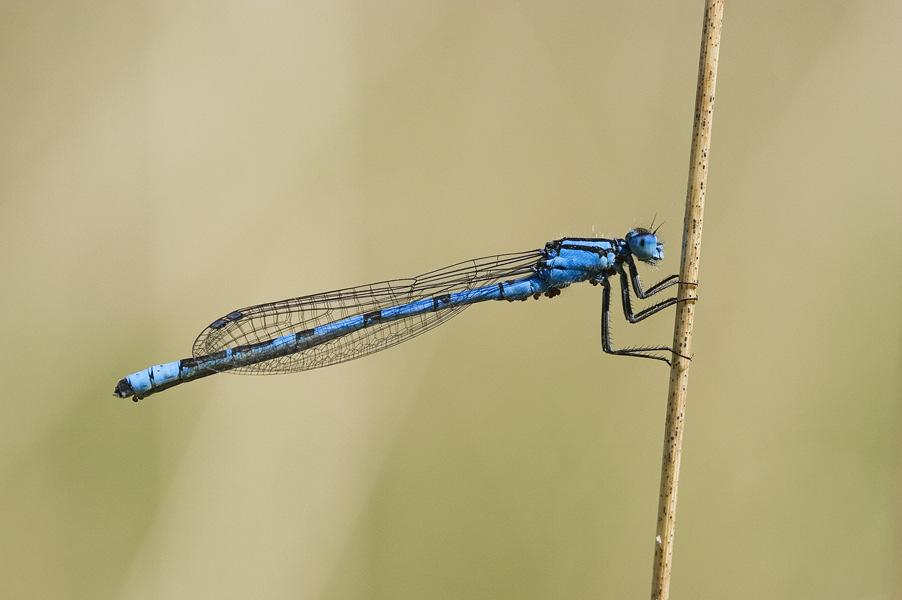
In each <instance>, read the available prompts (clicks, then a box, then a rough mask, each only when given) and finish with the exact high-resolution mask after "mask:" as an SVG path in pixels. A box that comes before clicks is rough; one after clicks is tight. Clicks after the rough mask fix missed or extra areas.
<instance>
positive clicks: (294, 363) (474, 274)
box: [114, 228, 695, 402]
mask: <svg viewBox="0 0 902 600" xmlns="http://www.w3.org/2000/svg"><path fill="white" fill-rule="evenodd" d="M656 232H657V230H655V231H649V230H648V229H643V228H635V229H631V230H630V231H629V232H628V233H627V234H626V236H624V237H623V238H613V239H606V238H563V239H560V240H556V241H553V242H548V243H547V244H545V247H544V248H543V249H540V250H527V251H526V252H517V253H513V254H499V255H497V256H490V257H485V258H477V259H474V260H469V261H466V262H461V263H457V264H454V265H451V266H450V267H445V268H444V269H439V270H437V271H430V272H428V273H424V274H422V275H418V276H416V277H412V278H409V279H396V280H393V281H382V282H379V283H372V284H369V285H363V286H358V287H353V288H345V289H341V290H335V291H333V292H325V293H322V294H314V295H311V296H301V297H300V298H293V299H291V300H281V301H279V302H270V303H267V304H258V305H256V306H250V307H247V308H242V309H239V310H234V311H232V312H230V313H229V314H227V315H225V316H224V317H221V318H219V319H216V320H215V321H213V322H212V323H211V324H210V325H209V326H207V328H206V329H204V330H203V331H202V332H201V333H200V335H199V336H198V337H197V339H196V340H195V341H194V348H193V357H192V358H184V359H182V360H177V361H173V362H169V363H164V364H161V365H155V366H152V367H149V368H147V369H144V370H141V371H138V372H137V373H132V374H131V375H128V376H126V377H124V378H123V379H121V380H120V381H119V383H118V384H117V385H116V389H115V391H114V395H116V396H119V397H120V398H127V397H130V396H131V397H132V398H133V399H134V400H135V401H136V402H137V401H138V400H140V399H141V398H145V397H147V396H149V395H151V394H154V393H156V392H159V391H162V390H165V389H167V388H170V387H172V386H175V385H178V384H180V383H185V382H187V381H193V380H194V379H199V378H201V377H206V376H207V375H213V374H214V373H219V372H224V371H231V372H233V373H244V374H271V373H293V372H295V371H305V370H308V369H315V368H317V367H325V366H327V365H334V364H336V363H340V362H344V361H347V360H352V359H355V358H360V357H361V356H366V355H367V354H372V353H373V352H378V351H380V350H385V349H386V348H389V347H391V346H394V345H396V344H399V343H401V342H404V341H406V340H409V339H410V338H412V337H415V336H417V335H419V334H421V333H424V332H426V331H428V330H430V329H432V328H433V327H435V326H436V325H439V324H441V323H444V322H445V321H447V320H448V319H450V318H451V317H453V316H455V315H457V314H459V313H460V312H461V311H462V310H463V309H464V308H466V307H468V306H470V305H471V304H475V303H477V302H484V301H486V300H507V301H509V302H513V301H514V300H526V299H528V298H530V297H532V298H536V299H538V298H539V297H541V296H546V297H549V298H553V297H554V296H557V295H558V294H560V293H561V290H562V289H563V288H565V287H567V286H569V285H571V284H573V283H578V282H582V281H588V282H589V283H591V284H593V285H599V284H600V285H601V286H602V301H601V347H602V349H603V350H604V351H605V352H607V353H608V354H616V355H619V356H635V357H640V358H650V359H653V360H660V361H663V362H666V363H667V364H670V360H669V359H668V358H667V356H666V355H665V356H660V355H658V354H655V353H654V352H656V351H659V352H666V353H673V354H674V355H677V356H681V357H683V358H687V359H688V357H686V356H683V355H681V354H679V353H678V352H676V350H675V349H673V348H671V347H669V346H645V347H634V348H621V349H619V350H615V349H613V348H612V347H611V338H610V315H609V313H610V307H611V283H610V281H609V279H610V278H611V277H613V276H615V275H616V276H618V277H619V278H620V290H621V300H622V303H623V314H624V315H625V317H626V319H627V320H628V321H629V322H630V323H638V322H639V321H641V320H643V319H645V318H646V317H650V316H651V315H653V314H655V313H657V312H659V311H661V310H663V309H665V308H667V307H668V306H672V305H674V304H676V303H677V302H680V301H682V300H694V299H695V298H692V297H687V298H682V299H678V298H668V299H667V300H663V301H661V302H658V303H657V304H653V305H652V306H649V307H648V308H646V309H644V310H640V311H639V312H636V313H634V312H633V309H632V304H631V301H630V286H632V289H633V291H634V292H635V293H636V296H638V297H639V298H642V299H644V298H648V297H650V296H652V295H654V294H657V293H658V292H660V291H661V290H664V289H666V288H669V287H671V286H673V285H676V284H678V283H683V282H681V281H679V278H678V276H677V275H671V276H670V277H666V278H664V279H663V280H661V281H659V282H658V283H656V284H654V285H653V286H651V287H649V288H648V289H643V287H642V284H641V282H640V281H639V272H638V270H637V269H636V260H639V261H642V262H645V263H649V264H655V263H656V262H658V261H659V260H661V259H663V258H664V245H663V244H662V243H661V242H659V241H658V238H657V235H656ZM689 285H694V284H693V283H689Z"/></svg>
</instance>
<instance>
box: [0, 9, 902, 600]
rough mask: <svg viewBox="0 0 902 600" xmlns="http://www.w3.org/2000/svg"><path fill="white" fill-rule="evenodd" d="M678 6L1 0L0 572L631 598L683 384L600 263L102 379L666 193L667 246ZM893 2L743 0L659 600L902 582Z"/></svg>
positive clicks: (522, 244)
mask: <svg viewBox="0 0 902 600" xmlns="http://www.w3.org/2000/svg"><path fill="white" fill-rule="evenodd" d="M701 9H702V2H701V1H697V2H696V1H693V2H680V3H669V4H665V5H664V6H663V7H660V8H652V7H646V6H643V5H641V3H630V2H592V3H590V2H586V3H582V2H580V3H576V2H573V3H558V4H556V5H554V6H552V3H545V2H526V3H524V2H519V3H514V2H494V3H463V2H436V1H432V2H381V3H375V2H372V3H371V2H359V1H358V2H318V3H290V2H272V3H267V4H266V5H265V6H264V5H261V4H259V3H250V2H248V3H241V2H228V3H221V2H209V3H187V4H186V3H182V2H171V1H159V2H145V3H137V2H135V3H122V2H92V3H33V2H4V3H3V5H2V9H0V15H2V18H0V124H2V129H0V130H2V143H0V152H2V160H0V248H2V251H0V275H2V281H3V286H2V288H3V293H2V295H0V327H2V331H3V334H4V335H3V344H2V346H0V347H2V350H0V352H2V361H0V378H2V381H3V398H2V404H0V406H2V414H0V427H2V433H0V440H2V441H0V444H2V446H0V596H2V597H3V598H129V599H131V598H204V597H220V598H323V599H348V598H355V599H356V598H386V599H387V598H391V599H400V598H518V599H524V598H642V597H647V595H648V593H649V583H650V577H651V559H652V551H653V537H654V526H655V515H656V509H657V491H658V477H659V468H660V452H661V444H662V428H663V420H664V401H665V395H666V386H667V373H666V369H665V368H664V367H663V366H662V365H660V364H655V363H647V362H645V361H636V360H626V359H618V358H614V357H608V356H605V355H603V354H602V353H601V352H600V349H599V333H598V318H599V303H600V297H599V291H598V289H597V288H591V287H589V286H583V287H577V288H573V289H571V290H568V291H567V292H566V293H565V294H563V295H562V296H561V297H559V298H556V299H555V300H553V301H550V300H546V299H543V300H542V301H541V302H529V303H524V304H516V305H508V304H502V303H493V304H491V305H488V306H480V307H477V308H473V309H471V310H469V311H467V312H466V314H464V315H463V316H461V317H459V318H457V319H455V320H454V321H453V322H452V323H449V324H448V325H446V326H444V327H441V328H440V329H438V330H436V331H435V332H433V333H431V334H429V335H427V336H424V337H422V338H418V339H417V340H415V341H413V342H411V343H409V344H406V345H404V346H401V347H399V348H396V349H393V350H390V351H387V352H384V353H382V354H379V355H376V356H374V357H371V358H369V359H367V360H363V361H356V362H352V363H348V364H344V365H340V366H336V367H332V368H329V369H323V370H319V371H313V372H309V373H305V374H300V375H291V376H282V377H271V378H254V377H237V376H229V375H222V376H218V377H213V378H210V379H206V380H203V381H201V382H196V383H193V384H190V385H186V386H183V387H179V388H176V389H174V390H171V391H168V392H166V393H165V394H161V395H159V396H155V397H152V398H150V399H148V400H147V401H146V402H143V403H141V404H139V405H137V406H136V405H134V404H132V403H131V402H129V401H126V400H118V399H114V398H112V397H110V393H111V391H112V389H113V386H114V384H115V383H116V380H117V379H119V378H120V377H121V376H123V375H125V374H126V373H130V372H133V371H135V370H137V369H140V368H143V367H146V366H148V365H150V364H153V363H157V362H161V361H166V360H174V359H178V358H181V357H184V356H187V355H188V354H189V353H190V348H191V343H192V341H193V339H194V336H195V335H196V333H197V332H198V331H199V330H200V329H201V328H202V327H204V326H205V325H206V324H207V323H209V322H210V321H211V320H213V319H214V318H216V317H218V316H220V315H221V314H223V313H225V312H227V311H229V310H231V309H233V308H235V307H237V306H243V305H247V304H252V303H257V302H262V301H267V300H275V299H279V298H284V297H290V296H294V295H299V294H305V293H313V292H318V291H323V290H327V289H333V288H336V287H342V286H346V285H353V284H358V283H364V282H367V281H370V280H377V279H383V278H390V277H399V276H406V275H411V274H414V273H417V272H422V271H425V270H429V269H432V268H436V267H441V266H444V265H445V264H448V263H451V262H455V261H457V260H462V259H467V258H472V257H475V256H481V255H486V254H493V253H496V252H506V251H515V250H521V249H528V248H533V247H538V246H540V245H541V244H543V243H544V242H545V241H546V240H549V239H553V238H556V237H559V236H561V235H568V234H569V235H590V234H592V233H593V232H594V233H596V234H608V235H621V234H623V233H624V232H625V231H626V230H627V229H628V228H629V227H631V226H634V225H640V224H647V223H648V222H649V221H650V220H651V218H652V216H653V215H655V214H657V215H658V219H659V220H662V219H663V220H664V221H666V225H665V226H664V228H663V229H662V235H663V237H664V239H665V241H666V242H668V243H669V252H668V259H667V260H666V261H665V262H664V264H663V265H662V266H661V270H660V272H659V273H649V272H647V271H646V280H650V279H651V277H654V276H656V275H663V274H666V273H669V272H673V271H675V270H676V268H677V265H678V248H679V239H678V238H679V233H680V227H681V220H682V210H683V209H682V203H683V199H684V194H685V186H686V171H687V164H688V149H689V137H690V127H691V117H692V108H693V98H694V86H695V78H696V65H697V60H698V45H699V36H700V26H701ZM900 26H902V4H900V3H899V2H895V1H893V0H883V1H878V2H839V1H836V2H807V3H802V2H794V3H786V2H782V1H767V2H728V5H727V9H726V25H725V30H724V38H723V49H722V52H721V74H720V80H719V86H718V104H717V109H716V113H715V124H714V143H713V148H712V161H711V176H710V179H709V190H710V191H709V196H708V207H707V221H706V225H705V238H704V245H703V252H702V266H701V280H702V287H701V288H700V294H701V297H702V300H701V302H700V303H699V305H698V319H697V334H696V341H695V351H696V361H695V363H694V367H693V371H692V374H691V379H690V385H691V389H690V398H689V402H690V404H689V412H688V425H687V433H686V446H685V455H684V462H683V479H682V487H681V492H680V507H679V518H678V528H677V544H676V558H675V573H674V580H673V597H674V598H837V599H847V598H864V599H883V598H902V575H900V567H899V565H900V564H902V520H900V518H902V502H900V492H902V484H900V482H899V480H900V474H902V460H900V458H902V457H900V448H902V444H900V441H899V434H900V424H902V414H900V409H899V406H900V391H902V385H900V365H902V352H900V349H902V324H900V320H902V319H900V300H902V285H900V276H899V270H900V267H902V243H900V241H899V237H898V236H899V235H900V225H902V174H900V156H902V111H900V106H902V84H900V77H899V59H900V57H902V36H900V35H899V31H900ZM671 327H672V319H671V317H661V318H658V319H654V320H652V321H649V322H646V323H645V324H644V325H643V326H638V327H630V326H627V325H624V324H623V323H622V322H620V321H619V320H618V321H617V325H616V330H615V333H616V334H617V341H618V342H619V343H622V344H626V343H651V342H660V341H665V340H669V336H670V330H671Z"/></svg>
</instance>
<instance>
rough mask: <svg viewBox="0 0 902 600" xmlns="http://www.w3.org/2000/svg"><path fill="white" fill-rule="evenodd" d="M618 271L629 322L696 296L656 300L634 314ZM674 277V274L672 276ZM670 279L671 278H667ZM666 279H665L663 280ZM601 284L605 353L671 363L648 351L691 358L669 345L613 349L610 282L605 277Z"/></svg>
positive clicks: (628, 295)
mask: <svg viewBox="0 0 902 600" xmlns="http://www.w3.org/2000/svg"><path fill="white" fill-rule="evenodd" d="M619 271H620V283H621V299H622V301H623V314H624V316H626V319H627V320H628V321H629V322H630V323H638V322H639V321H642V320H643V319H646V318H648V317H650V316H652V315H654V314H656V313H658V312H660V311H662V310H664V309H665V308H667V307H669V306H673V305H674V304H677V303H679V302H685V301H688V300H695V299H696V298H694V297H693V298H669V299H667V300H664V301H662V302H658V303H657V304H654V305H652V306H650V307H648V308H646V309H644V310H641V311H639V312H638V313H636V314H633V312H632V307H631V304H630V293H629V285H628V281H627V276H626V273H625V272H624V271H623V269H622V268H621V269H619ZM674 277H676V276H674ZM668 279H671V278H668ZM665 281H667V280H665ZM675 283H677V282H676V281H674V282H673V283H670V284H668V285H666V286H664V287H669V286H670V285H674V284H675ZM601 285H602V294H601V348H602V350H604V352H606V353H607V354H615V355H618V356H635V357H637V358H650V359H652V360H660V361H662V362H665V363H667V364H668V365H669V364H671V363H670V360H669V359H667V358H664V357H663V356H658V355H656V354H650V352H671V353H673V354H676V355H677V356H679V357H681V358H685V359H687V360H692V359H691V357H689V356H686V355H684V354H680V353H679V352H677V351H676V350H675V349H674V348H671V347H670V346H643V347H632V348H621V349H619V350H615V349H613V348H612V347H611V324H610V321H611V282H610V281H608V279H607V278H604V279H602V280H601ZM653 287H654V286H653ZM661 289H663V288H659V289H658V290H657V291H660V290H661Z"/></svg>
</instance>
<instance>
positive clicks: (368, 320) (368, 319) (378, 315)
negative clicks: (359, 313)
mask: <svg viewBox="0 0 902 600" xmlns="http://www.w3.org/2000/svg"><path fill="white" fill-rule="evenodd" d="M381 320H382V311H381V310H374V311H373V312H368V313H364V315H363V326H364V327H368V326H369V325H372V324H373V323H378V322H379V321H381Z"/></svg>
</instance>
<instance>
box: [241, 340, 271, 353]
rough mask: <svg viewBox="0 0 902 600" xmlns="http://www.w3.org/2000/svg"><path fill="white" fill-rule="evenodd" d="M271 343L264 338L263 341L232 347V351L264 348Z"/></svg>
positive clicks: (249, 350)
mask: <svg viewBox="0 0 902 600" xmlns="http://www.w3.org/2000/svg"><path fill="white" fill-rule="evenodd" d="M271 344H272V340H266V341H265V342H256V343H253V344H245V345H243V346H235V347H234V348H232V352H251V351H253V350H257V349H258V348H264V347H266V346H269V345H271Z"/></svg>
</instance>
